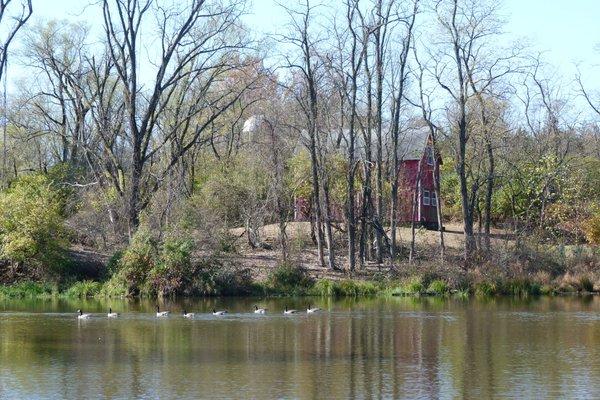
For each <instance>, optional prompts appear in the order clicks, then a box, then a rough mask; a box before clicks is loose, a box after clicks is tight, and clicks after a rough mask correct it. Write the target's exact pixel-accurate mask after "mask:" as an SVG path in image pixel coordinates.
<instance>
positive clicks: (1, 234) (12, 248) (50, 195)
mask: <svg viewBox="0 0 600 400" xmlns="http://www.w3.org/2000/svg"><path fill="white" fill-rule="evenodd" d="M62 208H63V201H62V199H61V197H60V192H59V191H57V190H56V189H55V187H54V185H53V183H52V182H51V181H50V180H49V179H48V178H47V177H46V176H45V175H42V174H35V175H25V176H22V177H20V178H19V179H17V180H16V181H14V182H13V183H12V185H11V186H10V188H8V189H7V190H5V191H3V192H0V258H4V259H6V260H8V261H10V262H13V263H17V264H21V265H26V266H33V267H36V268H38V269H39V270H40V271H41V272H42V274H49V273H50V274H52V273H56V272H59V269H60V267H61V266H62V265H63V262H64V251H63V249H64V247H65V246H66V240H65V238H66V234H65V229H64V226H63V222H64V217H63V215H62Z"/></svg>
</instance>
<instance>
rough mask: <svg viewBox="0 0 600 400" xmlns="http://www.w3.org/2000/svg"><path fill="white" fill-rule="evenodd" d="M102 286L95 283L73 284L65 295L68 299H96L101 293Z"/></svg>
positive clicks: (82, 282)
mask: <svg viewBox="0 0 600 400" xmlns="http://www.w3.org/2000/svg"><path fill="white" fill-rule="evenodd" d="M101 289H102V284H101V283H100V282H94V281H81V282H76V283H75V284H73V285H72V286H71V287H70V288H69V289H68V290H67V291H66V293H65V295H66V296H68V297H79V298H85V297H94V296H96V295H98V294H99V293H100V290H101Z"/></svg>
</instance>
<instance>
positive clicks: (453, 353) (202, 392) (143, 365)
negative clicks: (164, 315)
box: [0, 297, 600, 399]
mask: <svg viewBox="0 0 600 400" xmlns="http://www.w3.org/2000/svg"><path fill="white" fill-rule="evenodd" d="M599 300H600V299H598V298H596V297H593V298H587V299H581V298H556V299H550V298H540V299H530V300H517V299H491V300H485V301H483V300H471V301H456V300H444V299H436V298H421V299H413V298H390V299H367V300H360V301H357V300H353V299H344V300H339V301H334V300H332V299H324V300H322V301H320V302H318V304H315V306H318V307H321V308H323V309H324V310H326V312H324V313H321V314H317V315H306V314H303V315H297V316H284V315H282V314H281V310H283V308H284V306H285V305H286V303H287V305H288V306H290V307H295V308H298V309H304V308H306V306H307V302H306V300H305V299H297V300H289V299H288V300H281V299H270V300H266V301H261V300H259V299H203V300H196V301H191V300H187V301H185V302H182V303H175V302H166V303H162V304H161V308H162V309H165V310H166V309H170V310H171V312H172V313H173V315H172V316H171V317H169V318H168V319H156V318H155V317H154V303H153V302H150V301H136V302H126V301H115V300H113V301H110V302H107V301H97V300H93V301H85V302H83V303H82V302H73V301H67V300H50V301H7V302H3V303H2V302H0V397H6V398H36V397H38V398H56V397H59V398H159V397H160V398H174V397H178V398H208V397H210V398H219V397H220V398H302V399H304V398H306V399H309V398H493V397H512V398H561V397H569V398H573V397H593V396H594V394H597V393H600V361H598V359H599V358H598V356H599V355H600V354H599V353H600V350H598V349H599V348H600V346H599V345H600V324H599V323H600V313H599V311H600V301H599ZM255 303H258V304H260V305H261V306H265V307H267V308H268V309H269V310H270V311H271V313H270V314H267V315H265V316H262V315H255V314H253V313H252V309H253V305H254V304H255ZM108 307H112V308H113V310H114V311H115V312H119V313H120V314H121V316H120V318H118V319H107V318H106V317H105V316H106V314H105V313H106V311H107V310H108ZM213 307H217V308H227V309H229V311H230V313H231V314H230V315H229V316H226V317H214V316H212V314H210V312H209V311H210V310H212V308H213ZM77 308H83V309H84V311H85V312H90V313H96V314H95V315H94V318H92V319H91V320H87V321H86V320H83V321H81V320H77V318H76V315H75V310H76V309H77ZM184 308H185V309H187V310H188V311H190V312H192V311H194V312H197V313H200V314H196V319H195V320H191V321H190V320H187V319H185V318H183V317H182V316H181V315H179V313H180V312H181V310H183V309H184Z"/></svg>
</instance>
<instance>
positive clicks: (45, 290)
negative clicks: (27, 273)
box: [0, 281, 58, 299]
mask: <svg viewBox="0 0 600 400" xmlns="http://www.w3.org/2000/svg"><path fill="white" fill-rule="evenodd" d="M57 294H58V288H57V287H56V286H53V285H51V284H50V283H38V282H30V281H26V282H19V283H15V284H13V285H6V286H0V298H6V299H33V298H45V297H53V296H56V295H57Z"/></svg>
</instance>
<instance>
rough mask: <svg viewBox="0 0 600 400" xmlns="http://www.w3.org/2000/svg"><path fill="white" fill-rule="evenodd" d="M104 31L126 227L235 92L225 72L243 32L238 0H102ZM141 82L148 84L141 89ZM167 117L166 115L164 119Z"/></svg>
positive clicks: (132, 226)
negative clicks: (117, 110)
mask: <svg viewBox="0 0 600 400" xmlns="http://www.w3.org/2000/svg"><path fill="white" fill-rule="evenodd" d="M102 11H103V19H104V31H105V38H106V43H107V48H108V53H109V58H110V62H111V63H112V64H113V65H114V70H115V71H116V76H117V79H118V81H119V82H120V87H121V88H122V90H123V101H124V111H125V120H126V124H125V125H124V127H123V128H124V129H125V130H126V133H125V138H126V139H127V141H128V142H129V147H130V149H129V151H130V153H131V158H130V161H129V164H130V168H129V177H128V190H127V212H128V225H129V234H130V235H131V234H133V233H134V232H135V231H136V229H137V227H138V225H139V221H140V220H139V218H140V213H141V211H142V210H144V209H145V208H146V207H147V205H148V204H149V202H150V200H151V197H152V193H154V191H156V190H157V188H158V187H160V185H161V183H162V181H163V180H164V178H165V177H166V176H167V175H168V173H169V171H170V170H171V168H172V167H173V166H174V165H176V164H177V162H178V161H179V159H180V158H181V157H182V156H183V155H184V154H186V152H187V151H189V150H190V149H191V148H193V147H194V146H196V145H197V144H198V142H199V141H200V140H201V138H202V137H203V134H204V133H205V132H206V131H207V128H208V127H209V126H210V125H211V123H213V122H214V121H215V120H217V119H218V118H219V117H220V116H221V115H222V114H223V112H224V111H225V110H227V109H228V108H230V107H231V106H232V105H233V104H235V103H236V102H237V101H238V100H239V98H240V96H241V94H242V93H243V91H244V90H245V89H246V88H247V86H248V85H249V84H248V85H246V86H245V87H242V88H241V90H232V89H233V88H232V87H230V86H227V85H226V81H225V77H226V76H228V74H229V73H230V72H231V71H233V70H234V69H236V68H237V67H238V66H239V63H240V62H241V60H240V57H239V55H238V54H239V52H240V51H241V50H242V49H244V48H245V46H246V39H244V38H243V35H242V34H241V33H240V32H237V31H238V28H237V25H238V22H239V18H240V15H241V13H242V12H243V1H241V0H232V1H222V2H221V1H204V0H194V1H192V2H191V3H190V4H189V5H187V6H176V5H172V6H169V7H165V6H162V5H160V4H159V3H157V2H154V1H152V0H127V1H126V0H103V1H102ZM150 21H155V22H156V24H157V35H158V41H157V44H156V45H154V46H152V48H153V50H154V51H156V52H157V53H158V54H157V60H155V61H152V64H153V65H155V66H156V68H155V70H154V74H153V75H152V80H151V81H150V82H147V81H146V80H144V79H143V78H142V76H141V73H140V68H141V66H142V65H148V63H144V62H143V60H141V59H140V57H141V54H143V53H144V51H143V43H142V40H141V34H140V32H141V29H142V28H143V27H144V28H145V27H147V26H148V24H150ZM146 87H148V88H149V90H145V88H146ZM166 118H168V120H166ZM172 141H175V142H176V143H177V150H176V151H173V152H170V154H169V159H168V161H167V162H166V163H165V167H164V168H163V169H162V170H159V171H158V172H156V173H153V174H148V173H147V172H148V171H147V170H148V166H149V164H152V163H153V162H154V160H156V159H157V158H158V156H159V155H160V152H161V151H162V150H163V148H165V147H166V145H167V144H169V143H171V142H172Z"/></svg>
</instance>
